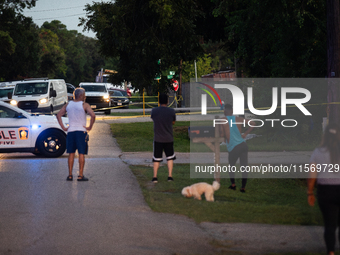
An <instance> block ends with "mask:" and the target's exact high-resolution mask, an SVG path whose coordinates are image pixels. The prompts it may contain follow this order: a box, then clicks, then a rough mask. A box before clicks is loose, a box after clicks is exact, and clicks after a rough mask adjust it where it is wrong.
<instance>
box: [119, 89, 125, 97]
mask: <svg viewBox="0 0 340 255" xmlns="http://www.w3.org/2000/svg"><path fill="white" fill-rule="evenodd" d="M119 92H120V93H122V94H123V96H127V92H126V91H125V90H122V91H119Z"/></svg>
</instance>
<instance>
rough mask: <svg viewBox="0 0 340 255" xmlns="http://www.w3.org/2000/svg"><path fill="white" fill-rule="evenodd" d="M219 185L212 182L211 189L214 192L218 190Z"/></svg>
mask: <svg viewBox="0 0 340 255" xmlns="http://www.w3.org/2000/svg"><path fill="white" fill-rule="evenodd" d="M220 186H221V185H220V183H219V182H217V181H214V182H213V184H212V187H213V190H214V191H216V190H218V189H219V188H220Z"/></svg>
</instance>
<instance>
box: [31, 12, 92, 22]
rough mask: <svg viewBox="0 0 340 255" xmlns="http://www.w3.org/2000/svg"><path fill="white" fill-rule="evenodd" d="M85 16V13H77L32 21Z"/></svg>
mask: <svg viewBox="0 0 340 255" xmlns="http://www.w3.org/2000/svg"><path fill="white" fill-rule="evenodd" d="M84 14H86V13H85V12H83V13H79V14H73V15H68V16H60V17H54V18H41V19H34V20H49V19H59V18H67V17H74V16H80V15H84Z"/></svg>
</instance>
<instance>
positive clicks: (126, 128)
mask: <svg viewBox="0 0 340 255" xmlns="http://www.w3.org/2000/svg"><path fill="white" fill-rule="evenodd" d="M123 114H125V113H123ZM115 115H116V114H115ZM132 115H135V116H136V115H137V114H136V113H133V114H132ZM117 116H118V115H117ZM123 116H124V115H123ZM125 116H126V115H125ZM189 126H190V122H189V121H176V124H175V125H174V147H175V152H190V146H191V151H192V152H207V151H209V149H208V148H207V147H206V145H204V144H203V143H200V144H197V143H196V144H190V143H191V142H190V139H189V136H188V127H189ZM111 130H112V133H113V135H114V137H115V138H116V139H117V142H118V144H119V146H120V147H121V149H122V151H124V152H138V151H152V148H153V145H152V143H153V123H152V122H138V123H116V124H111ZM259 134H260V135H261V133H259ZM247 144H248V146H249V151H283V150H285V151H302V150H306V151H311V150H314V148H315V147H316V146H317V145H318V144H319V139H314V140H313V141H312V142H310V141H308V142H305V143H301V142H299V141H297V139H289V138H287V139H286V140H282V139H281V140H271V139H269V137H268V136H266V135H262V136H260V137H256V138H253V139H250V140H248V141H247ZM220 148H221V151H222V152H224V151H226V146H225V145H224V146H221V147H220Z"/></svg>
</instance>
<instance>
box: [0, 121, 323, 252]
mask: <svg viewBox="0 0 340 255" xmlns="http://www.w3.org/2000/svg"><path fill="white" fill-rule="evenodd" d="M150 154H151V153H148V154H147V158H148V160H150V156H151V155H150ZM138 155H139V156H138ZM138 157H140V158H142V159H144V160H145V157H146V154H145V155H142V154H128V153H122V152H121V150H120V149H119V147H118V145H117V143H116V141H115V139H114V138H113V137H112V135H111V132H110V127H109V125H108V124H106V123H105V122H103V121H97V122H96V123H95V125H94V130H92V131H91V132H90V151H89V155H88V157H87V158H86V165H85V176H87V177H88V178H89V179H90V180H89V182H86V183H85V182H83V183H81V182H77V181H75V180H74V181H73V182H67V181H66V180H65V179H66V176H67V156H66V155H64V156H63V157H61V158H58V159H45V158H37V157H35V156H32V155H31V154H29V155H28V154H27V155H25V156H23V155H22V154H21V155H20V156H15V155H11V156H3V157H1V161H0V164H1V170H0V187H1V193H0V254H4V255H5V254H23V255H26V254H34V255H35V254H70V255H71V254H72V255H74V254H82V255H87V254H89V255H92V254H128V255H129V254H142V255H143V254H145V255H146V254H148V255H149V254H151V255H153V254H157V255H158V254H162V255H163V254H169V255H170V254H221V253H220V252H222V254H265V253H268V252H306V251H313V252H317V251H324V250H325V246H324V242H323V239H322V232H323V230H322V227H314V226H310V227H307V226H280V225H266V224H244V223H222V224H217V223H208V222H205V223H201V224H196V223H195V222H194V221H193V220H191V219H189V218H187V217H185V216H181V215H174V214H167V213H155V212H153V211H152V210H151V209H150V208H149V207H148V205H147V204H146V203H145V201H144V197H143V195H142V192H141V189H140V187H139V185H138V182H137V180H136V178H135V176H134V175H133V174H132V172H131V170H130V169H129V167H128V164H127V163H131V162H133V160H136V161H135V162H137V159H135V158H138ZM178 158H179V159H178V162H179V161H180V160H182V159H183V161H184V156H183V158H182V157H181V156H180V155H178ZM180 158H182V159H180ZM123 161H125V162H126V163H124V162H123ZM150 162H151V161H150ZM137 163H138V162H137ZM77 168H78V167H77V160H76V162H75V169H74V176H76V171H77ZM150 170H151V169H150ZM223 252H224V253H223Z"/></svg>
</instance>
